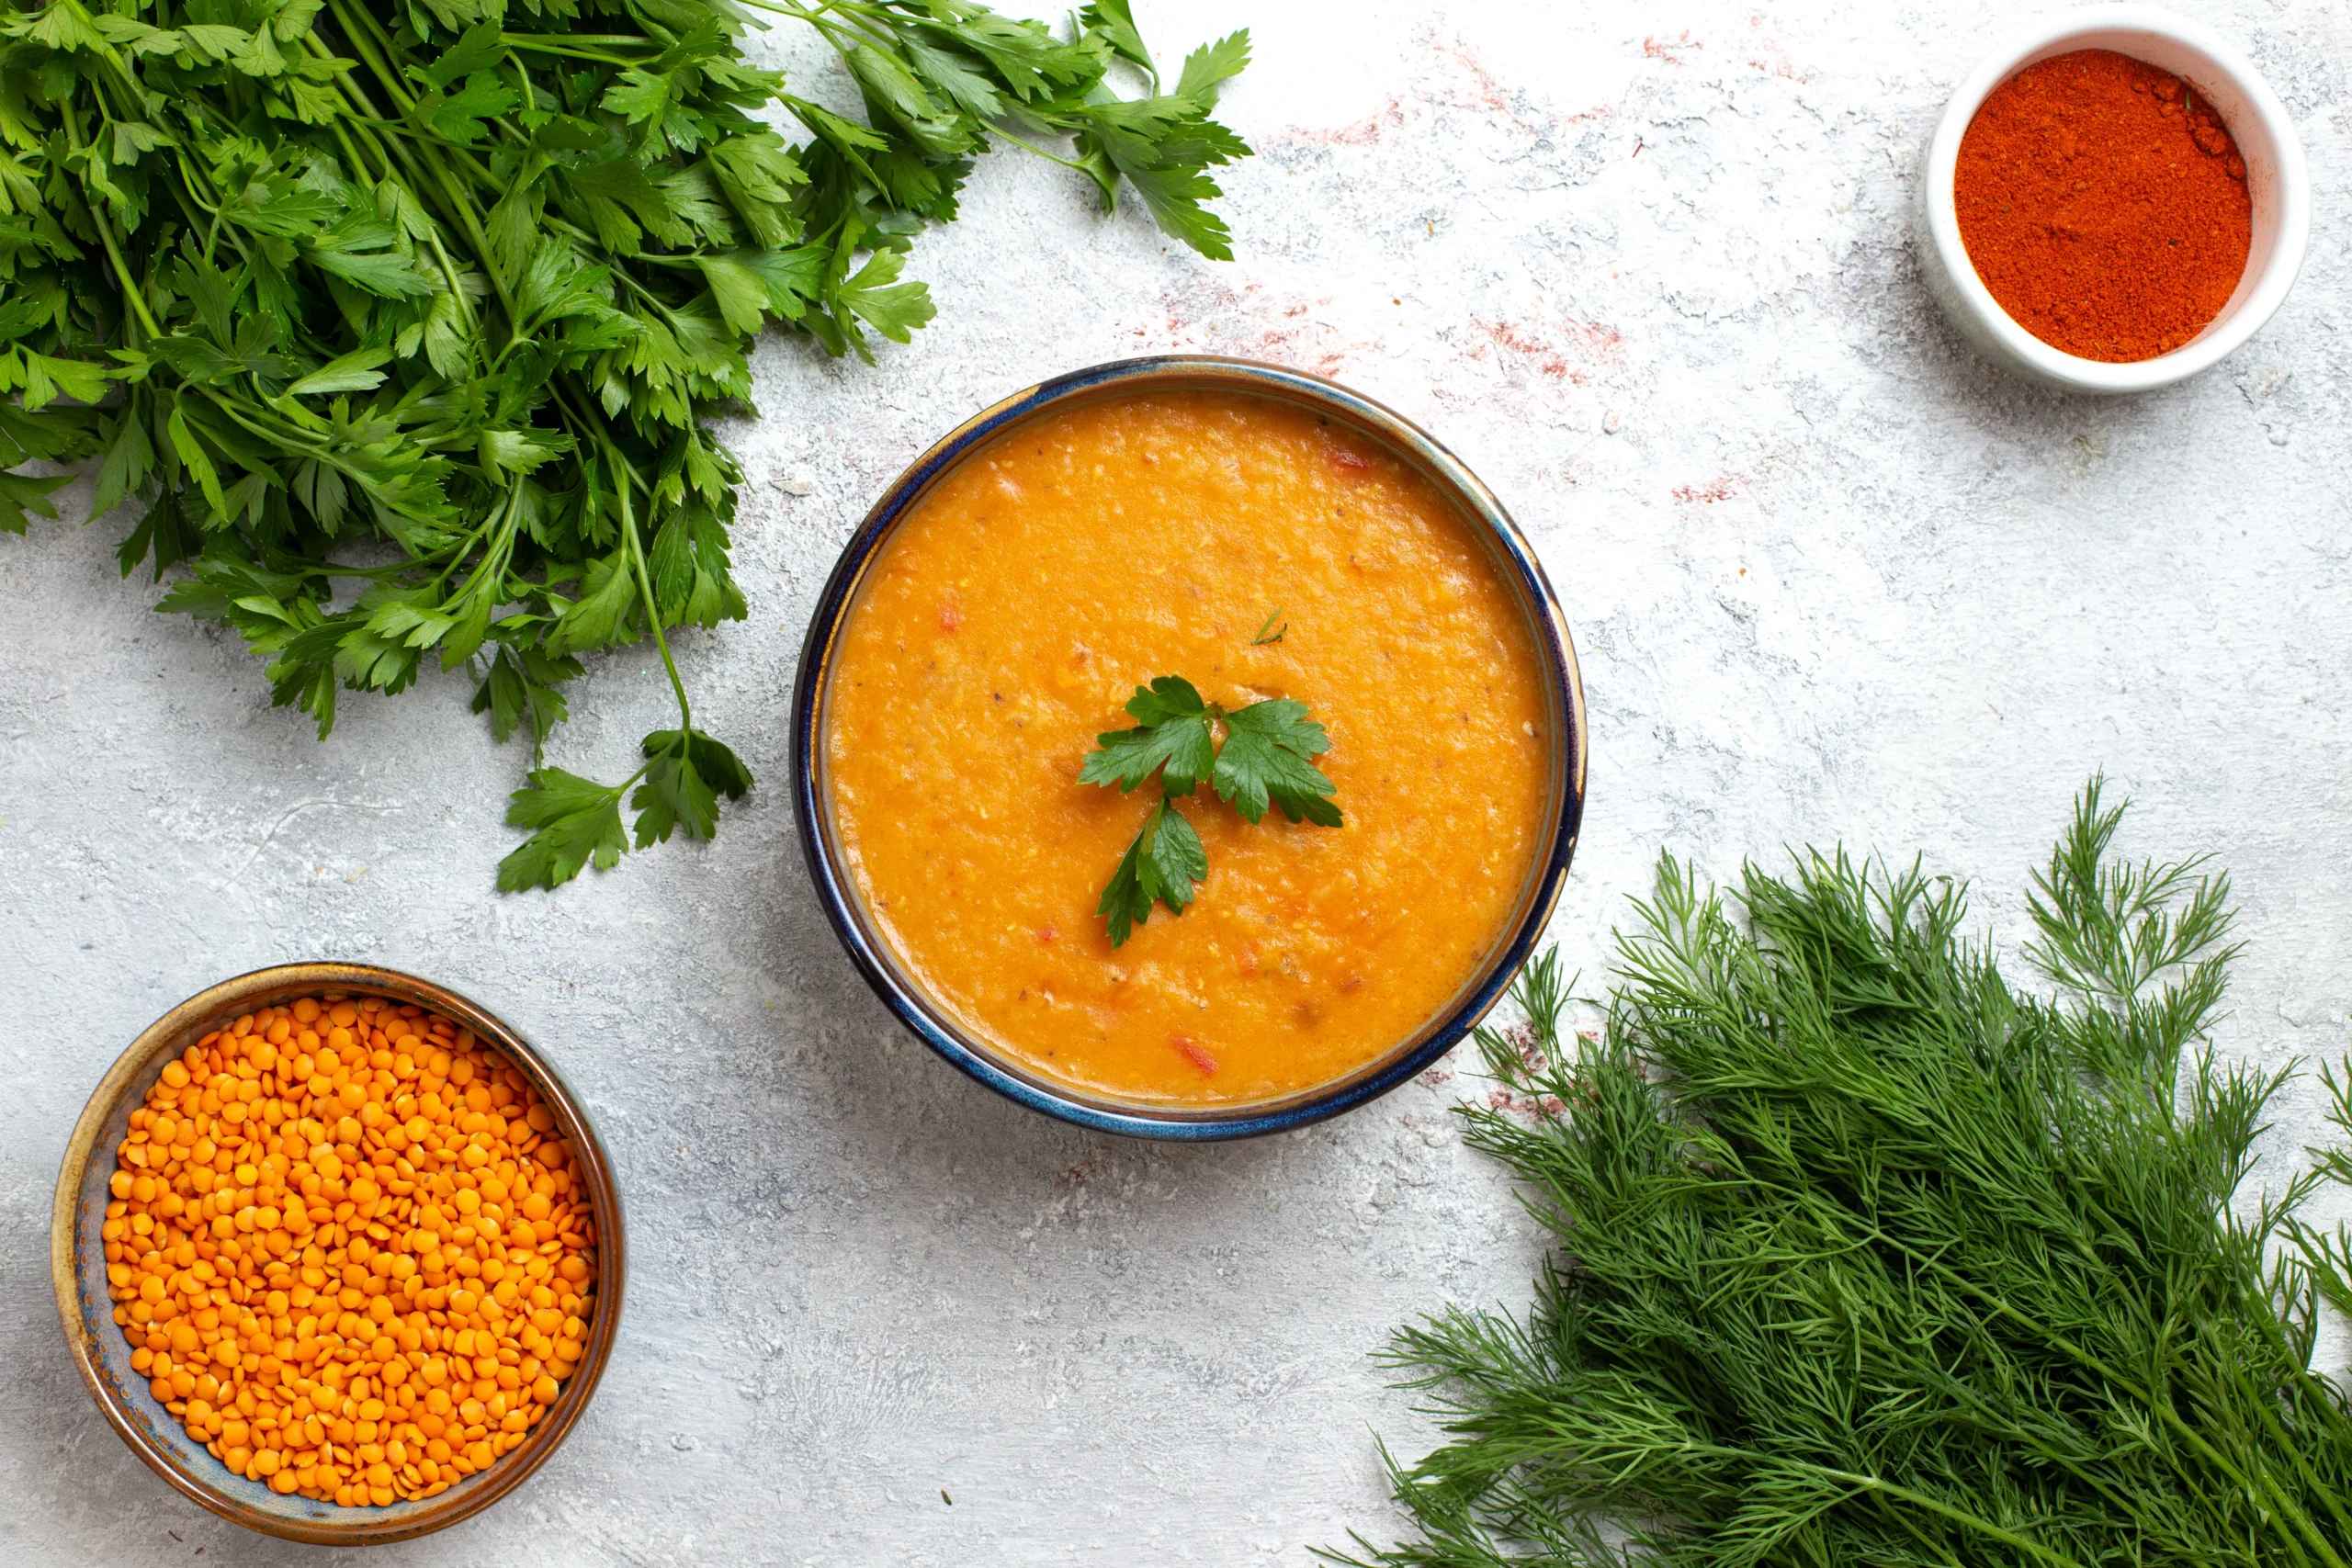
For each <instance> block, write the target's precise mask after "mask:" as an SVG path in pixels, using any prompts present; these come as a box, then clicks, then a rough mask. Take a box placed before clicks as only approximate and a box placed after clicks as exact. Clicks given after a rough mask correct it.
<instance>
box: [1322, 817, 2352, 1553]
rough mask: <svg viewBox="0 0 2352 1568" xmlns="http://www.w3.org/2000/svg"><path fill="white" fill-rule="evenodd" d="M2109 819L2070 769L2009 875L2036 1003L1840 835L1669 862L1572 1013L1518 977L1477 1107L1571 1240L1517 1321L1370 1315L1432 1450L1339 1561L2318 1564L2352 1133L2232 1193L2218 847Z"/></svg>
mask: <svg viewBox="0 0 2352 1568" xmlns="http://www.w3.org/2000/svg"><path fill="white" fill-rule="evenodd" d="M2121 815H2122V813H2121V810H2120V808H2102V807H2101V805H2100V802H2099V788H2098V784H2096V783H2095V784H2093V785H2092V787H2091V788H2090V790H2089V791H2088V792H2087V793H2086V795H2085V796H2084V797H2083V799H2082V800H2081V802H2080V803H2079V807H2078V809H2077V812H2076V815H2075V822H2074V824H2073V827H2072V829H2071V830H2070V831H2069V832H2068V833H2067V834H2066V836H2065V838H2064V840H2062V841H2061V843H2060V844H2059V846H2058V848H2057V850H2056V851H2055V852H2054V853H2053V854H2052V858H2051V861H2050V863H2049V866H2048V868H2047V870H2046V871H2044V872H2042V873H2041V874H2039V875H2038V876H2037V878H2036V880H2035V888H2034V894H2033V897H2032V899H2031V913H2032V917H2033V919H2034V922H2035V925H2036V926H2037V928H2038V937H2037V939H2036V940H2035V941H2034V942H2030V943H2029V945H2028V948H2027V953H2028V956H2029V958H2030V959H2031V961H2032V962H2033V963H2034V964H2035V965H2036V967H2038V968H2039V969H2040V970H2041V973H2042V975H2043V976H2045V977H2046V978H2047V980H2048V981H2049V982H2050V983H2051V984H2052V986H2054V987H2055V988H2056V993H2055V994H2054V995H2052V994H2048V993H2044V992H2040V991H2034V990H2020V989H2018V988H2016V987H2013V986H2012V985H2011V984H2010V983H2009V981H2008V980H2007V977H2006V976H2004V975H2003V974H2002V973H2001V972H2000V969H1999V968H1998V967H1997V965H1996V962H1995V958H1994V955H1993V953H1992V952H1991V950H1990V949H1989V947H1987V946H1986V945H1985V944H1983V943H1982V942H1978V941H1974V940H1970V939H1969V938H1967V937H1965V936H1964V935H1963V925H1964V922H1965V906H1964V903H1963V890H1962V889H1961V888H1959V887H1956V886H1951V885H1950V884H1945V883H1939V882H1934V881H1930V880H1928V878H1925V877H1923V876H1922V875H1921V874H1919V872H1918V871H1917V868H1916V866H1915V867H1914V868H1912V869H1910V870H1907V871H1905V870H1888V869H1887V868H1885V867H1883V866H1870V865H1860V866H1858V865H1856V864H1855V863H1852V862H1850V861H1849V859H1848V858H1847V857H1846V856H1845V855H1844V854H1843V853H1837V854H1827V855H1825V854H1821V853H1818V852H1816V853H1814V854H1812V855H1811V856H1809V857H1806V858H1804V859H1803V860H1801V861H1800V862H1799V864H1798V866H1797V869H1796V874H1795V875H1794V876H1793V877H1792V878H1789V879H1782V878H1779V877H1774V876H1770V875H1768V874H1765V873H1763V872H1761V871H1759V870H1758V869H1756V868H1755V867H1753V866H1750V867H1749V868H1748V869H1747V872H1746V874H1745V875H1744V877H1743V878H1742V881H1741V883H1740V885H1739V886H1738V887H1737V889H1736V892H1734V893H1732V894H1731V895H1729V905H1728V907H1727V903H1726V898H1725V897H1724V896H1722V895H1717V894H1712V893H1706V892H1702V889H1701V888H1700V886H1698V884H1697V882H1696V880H1695V879H1694V878H1693V877H1691V875H1690V874H1688V873H1687V872H1686V871H1685V870H1683V869H1682V868H1681V867H1679V866H1678V865H1676V864H1675V863H1673V862H1672V861H1671V860H1668V861H1667V862H1666V863H1664V864H1663V866H1662V867H1661V870H1660V874H1659V878H1658V892H1657V897H1656V899H1655V900H1654V901H1652V902H1650V903H1648V904H1645V905H1640V906H1637V908H1638V910H1639V915H1640V924H1639V929H1638V930H1636V931H1634V933H1633V934H1632V935H1630V936H1628V937H1625V938H1623V939H1622V961H1621V968H1622V975H1623V980H1622V984H1621V985H1620V987H1619V988H1618V989H1617V991H1616V993H1615V995H1614V996H1613V998H1611V1002H1610V1006H1609V1010H1608V1015H1607V1021H1606V1027H1605V1032H1602V1033H1600V1035H1598V1036H1595V1037H1588V1038H1584V1039H1581V1040H1577V1039H1571V1038H1569V1037H1567V1035H1566V1032H1564V1030H1563V1028H1562V1017H1563V991H1562V987H1561V986H1560V983H1559V976H1558V971H1557V969H1556V966H1555V965H1554V964H1551V963H1549V962H1546V963H1543V964H1537V965H1534V966H1532V967H1531V968H1530V970H1529V972H1528V974H1527V975H1526V976H1525V977H1524V979H1523V982H1522V984H1521V987H1520V990H1519V998H1520V1000H1521V1002H1522V1004H1523V1005H1524V1006H1525V1008H1526V1010H1527V1022H1526V1024H1525V1025H1524V1026H1522V1027H1519V1028H1514V1029H1511V1030H1509V1031H1493V1030H1482V1031H1481V1032H1479V1035H1478V1041H1479V1043H1480V1045H1481V1046H1482V1047H1483V1049H1484V1052H1485V1055H1486V1058H1487V1065H1488V1067H1489V1069H1490V1071H1491V1072H1492V1073H1493V1074H1494V1076H1495V1077H1497V1078H1498V1079H1499V1080H1500V1081H1501V1084H1502V1088H1501V1089H1498V1091H1497V1093H1496V1095H1495V1099H1494V1103H1492V1104H1489V1105H1483V1106H1480V1107H1477V1108H1476V1109H1467V1110H1465V1111H1464V1116H1465V1117H1466V1119H1467V1121H1468V1122H1469V1125H1470V1129H1471V1138H1472V1141H1473V1142H1474V1143H1475V1144H1476V1145H1477V1146H1478V1147H1480V1148H1483V1149H1485V1150H1487V1152H1489V1153H1491V1154H1494V1155H1497V1156H1500V1157H1501V1158H1502V1159H1503V1160H1504V1161H1505V1162H1507V1163H1508V1164H1509V1165H1510V1168H1511V1169H1512V1170H1513V1171H1514V1172H1515V1173H1516V1174H1517V1175H1518V1176H1519V1177H1520V1178H1521V1180H1522V1181H1523V1182H1524V1183H1525V1186H1526V1190H1527V1201H1528V1204H1529V1207H1530V1209H1531V1210H1532V1213H1534V1214H1535V1216H1536V1218H1537V1219H1538V1220H1539V1221H1540V1222H1541V1223H1542V1224H1544V1227H1545V1228H1546V1229H1547V1230H1548V1231H1550V1232H1551V1233H1552V1235H1553V1238H1554V1240H1555V1244H1556V1247H1557V1251H1556V1253H1555V1256H1554V1258H1553V1260H1552V1263H1551V1265H1550V1267H1549V1268H1548V1269H1546V1270H1545V1272H1544V1277H1543V1279H1542V1280H1541V1281H1540V1282H1539V1287H1538V1294H1537V1299H1536V1302H1535V1305H1534V1309H1533V1311H1532V1313H1530V1314H1528V1315H1526V1316H1525V1317H1523V1318H1521V1317H1515V1316H1509V1315H1503V1314H1493V1313H1487V1312H1480V1311H1474V1310H1469V1309H1465V1308H1459V1307H1457V1308H1454V1309H1453V1310H1451V1311H1449V1312H1447V1313H1445V1314H1443V1315H1442V1316H1439V1317H1437V1318H1434V1319H1432V1320H1430V1321H1428V1322H1425V1323H1424V1324H1422V1325H1419V1327H1415V1328H1412V1329H1408V1331H1406V1332H1405V1333H1404V1334H1402V1335H1400V1336H1399V1337H1398V1338H1397V1341H1396V1344H1395V1346H1394V1356H1395V1359H1396V1362H1397V1364H1398V1365H1399V1366H1401V1367H1403V1368H1404V1369H1406V1370H1408V1372H1409V1373H1410V1374H1411V1375H1412V1376H1413V1377H1414V1378H1415V1380H1416V1382H1417V1384H1418V1385H1419V1386H1421V1387H1424V1388H1428V1389H1430V1390H1432V1391H1435V1398H1434V1407H1433V1414H1435V1415H1436V1416H1438V1418H1439V1419H1440V1420H1441V1421H1442V1423H1443V1425H1444V1428H1445V1430H1446V1432H1447V1433H1448V1435H1449V1439H1450V1440H1449V1441H1447V1442H1446V1443H1445V1444H1444V1446H1442V1447H1441V1448H1439V1449H1438V1450H1436V1451H1435V1452H1433V1453H1431V1454H1430V1455H1429V1456H1428V1457H1427V1458H1425V1459H1423V1460H1422V1461H1420V1462H1419V1463H1418V1464H1416V1465H1414V1466H1412V1467H1410V1468H1409V1469H1407V1468H1403V1467H1401V1466H1400V1467H1397V1470H1396V1472H1395V1482H1396V1486H1397V1498H1398V1500H1399V1501H1400V1502H1401V1503H1402V1504H1403V1505H1404V1506H1405V1507H1406V1509H1407V1510H1408V1512H1409V1513H1410V1515H1411V1516H1412V1517H1413V1519H1414V1521H1415V1523H1416V1524H1417V1525H1418V1526H1419V1530H1420V1535H1419V1539H1418V1540H1412V1541H1408V1542H1405V1543H1402V1544H1399V1545H1397V1546H1394V1547H1392V1548H1389V1549H1387V1550H1385V1551H1377V1552H1374V1553H1373V1554H1371V1555H1370V1557H1369V1558H1367V1559H1365V1561H1368V1562H1377V1563H1385V1564H1391V1565H1395V1568H1407V1565H1410V1568H1503V1565H1504V1564H1523V1563H1547V1564H1558V1565H1568V1564H1574V1565H1577V1568H1600V1565H1602V1564H1607V1565H1609V1568H1623V1565H1624V1564H1627V1563H1631V1562H1641V1563H1657V1564H1659V1565H1660V1568H1768V1565H1786V1568H1826V1565H1829V1564H1846V1563H1875V1564H1883V1565H1885V1568H1954V1565H1957V1564H2009V1565H2014V1568H2109V1565H2113V1568H2121V1565H2123V1564H2133V1565H2138V1568H2175V1565H2177V1568H2279V1565H2281V1564H2292V1565H2294V1568H2345V1564H2346V1562H2347V1560H2352V1502H2347V1499H2352V1404H2347V1400H2346V1393H2345V1392H2344V1390H2343V1389H2342V1388H2341V1387H2340V1386H2338V1385H2337V1384H2336V1383H2335V1382H2333V1381H2332V1380H2330V1379H2329V1378H2328V1377H2327V1376H2325V1375H2324V1374H2323V1373H2321V1372H2318V1371H2313V1370H2312V1367H2311V1364H2310V1363H2311V1357H2312V1348H2313V1346H2314V1344H2315V1342H2316V1334H2317V1308H2318V1304H2319V1303H2320V1302H2321V1301H2323V1300H2324V1301H2327V1302H2329V1303H2333V1304H2335V1306H2336V1307H2338V1308H2339V1309H2341V1308H2345V1307H2347V1306H2352V1255H2347V1251H2346V1235H2345V1233H2344V1232H2343V1230H2342V1229H2341V1228H2338V1229H2337V1230H2336V1231H2335V1232H2334V1233H2333V1234H2329V1233H2324V1232H2320V1231H2317V1230H2315V1229H2313V1228H2312V1226H2311V1225H2310V1224H2308V1223H2307V1222H2306V1221H2305V1219H2304V1218H2303V1217H2302V1211H2303V1209H2304V1206H2305V1203H2306V1200H2308V1199H2309V1198H2310V1197H2311V1196H2312V1194H2313V1193H2314V1192H2315V1191H2316V1190H2318V1189H2319V1188H2320V1186H2321V1184H2322V1183H2323V1182H2336V1183H2345V1182H2352V1156H2347V1155H2346V1151H2345V1150H2344V1149H2342V1148H2340V1147H2339V1148H2331V1149H2322V1150H2313V1151H2312V1155H2313V1156H2314V1160H2315V1164H2314V1167H2313V1168H2311V1169H2309V1170H2306V1171H2305V1172H2303V1173H2301V1174H2300V1175H2295V1176H2292V1177H2290V1178H2286V1179H2276V1180H2273V1181H2269V1182H2267V1183H2265V1187H2266V1189H2267V1190H2265V1191H2264V1192H2263V1193H2262V1195H2261V1197H2260V1199H2259V1201H2253V1202H2248V1201H2243V1200H2242V1199H2241V1198H2240V1196H2239V1189H2240V1186H2241V1184H2242V1183H2243V1182H2244V1181H2245V1178H2246V1176H2247V1174H2248V1172H2249V1171H2250V1169H2251V1168H2252V1166H2253V1161H2254V1154H2253V1150H2254V1145H2255V1144H2256V1139H2257V1138H2258V1137H2259V1135H2260V1134H2261V1133H2262V1132H2263V1130H2264V1127H2265V1108H2266V1106H2267V1103H2268V1102H2269V1100H2270V1099H2271V1097H2272V1095H2273V1094H2274V1093H2275V1092H2276V1090H2277V1089H2278V1086H2279V1084H2280V1083H2281V1082H2282V1081H2283V1079H2284V1078H2285V1077H2286V1076H2287V1071H2291V1068H2290V1069H2287V1071H2279V1072H2264V1071H2261V1070H2259V1069H2256V1068H2253V1067H2248V1066H2235V1065H2231V1064H2227V1063H2224V1062H2222V1060H2220V1059H2219V1058H2217V1056H2216V1055H2215V1054H2214V1052H2213V1049H2212V1046H2211V1043H2210V1041H2209V1040H2208V1039H2207V1036H2206V1031H2207V1029H2208V1027H2209V1025H2210V1024H2211V1021H2212V1020H2213V1018H2214V1017H2215V1015H2216V1013H2217V1011H2218V1010H2219V1007H2220V1004H2221V1000H2222V991H2223V986H2224V982H2225V978H2226V972H2227V967H2228V964H2229V962H2230V959H2231V957H2232V955H2233V953H2234V952H2235V949H2234V948H2233V946H2231V945H2229V943H2228V941H2227V937H2228V929H2229V924H2230V914H2229V910H2228V883H2227V879H2226V878H2224V877H2221V876H2212V875H2207V874H2204V873H2202V872H2201V871H2200V869H2199V866H2198V864H2197V863H2196V862H2193V861H2192V862H2188V863H2178V864H2170V865H2160V864H2151V863H2137V864H2134V863H2131V862H2129V861H2125V860H2122V859H2120V858H2119V857H2117V856H2115V855H2114V854H2113V853H2112V844H2113V839H2114V835H2115V832H2116V829H2117V826H2118V823H2119V821H2120V818H2121ZM2327 1081H2328V1086H2329V1088H2330V1089H2333V1090H2334V1091H2335V1115H2334V1120H2335V1122H2336V1124H2337V1126H2338V1127H2339V1128H2341V1129H2343V1130H2344V1131H2346V1132H2347V1133H2352V1104H2347V1103H2346V1085H2345V1084H2340V1083H2337V1082H2336V1081H2335V1078H2334V1077H2333V1076H2332V1075H2328V1076H2327ZM1339 1560H1340V1561H1356V1560H1355V1559H1351V1558H1341V1559H1339Z"/></svg>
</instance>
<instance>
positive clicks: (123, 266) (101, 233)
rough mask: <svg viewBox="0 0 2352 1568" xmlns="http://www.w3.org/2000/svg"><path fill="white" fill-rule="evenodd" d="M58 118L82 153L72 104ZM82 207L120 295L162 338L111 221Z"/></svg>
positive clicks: (70, 143)
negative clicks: (111, 270) (101, 246)
mask: <svg viewBox="0 0 2352 1568" xmlns="http://www.w3.org/2000/svg"><path fill="white" fill-rule="evenodd" d="M62 118H63V120H64V124H65V142H66V145H67V146H69V147H71V148H73V149H74V152H87V151H88V149H87V148H86V147H85V146H84V145H83V142H82V125H81V120H80V118H79V117H78V116H76V115H75V114H74V106H73V105H72V104H70V103H69V104H67V105H66V106H65V113H64V115H63V117H62ZM83 209H84V210H85V211H86V212H87V213H89V215H90V222H91V224H92V225H93V226H94V227H96V230H97V231H98V239H99V242H100V243H103V244H104V245H105V246H106V248H107V261H108V262H109V263H111V264H112V265H113V266H114V275H115V277H116V279H117V280H118V281H119V282H120V283H121V285H122V297H123V298H124V299H128V300H130V308H131V309H132V310H136V311H138V312H139V319H140V321H142V322H144V323H145V324H146V327H147V331H148V333H149V335H150V336H153V337H162V336H163V335H164V329H163V328H161V327H159V326H157V325H156V324H155V318H154V317H153V316H152V315H150V314H148V311H147V297H146V293H145V291H144V290H142V289H141V288H140V287H139V285H138V284H137V283H136V282H134V281H133V280H132V278H131V276H130V264H129V263H128V262H126V261H124V260H123V259H122V248H121V247H120V246H119V245H118V244H116V243H115V238H114V224H113V222H112V221H111V220H108V218H107V215H106V214H105V213H104V212H102V211H100V210H99V209H98V208H97V207H96V206H95V205H92V204H90V203H87V202H85V203H84V204H83Z"/></svg>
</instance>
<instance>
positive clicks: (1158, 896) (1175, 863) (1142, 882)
mask: <svg viewBox="0 0 2352 1568" xmlns="http://www.w3.org/2000/svg"><path fill="white" fill-rule="evenodd" d="M1208 874H1209V852H1208V850H1207V849H1206V848H1205V847H1204V845H1203V844H1202V843H1201V836H1200V834H1199V833H1198V832H1196V831H1194V830H1193V825H1192V824H1191V823H1190V822H1187V821H1186V820H1184V816H1183V813H1182V812H1180V811H1178V810H1177V809H1176V803H1175V802H1174V801H1172V800H1167V799H1162V800H1161V801H1160V803H1159V806H1157V807H1154V808H1153V810H1152V813H1151V815H1150V816H1148V817H1147V818H1144V819H1143V827H1142V828H1141V829H1138V830H1137V831H1136V837H1135V841H1134V842H1133V843H1131V844H1129V845H1128V846H1127V852H1126V853H1125V855H1124V856H1122V857H1121V858H1120V861H1119V869H1118V870H1116V871H1114V872H1113V873H1112V874H1111V880H1110V882H1109V883H1108V884H1107V885H1106V886H1104V887H1103V897H1102V898H1101V900H1100V901H1098V902H1097V903H1096V905H1095V907H1094V912H1095V913H1096V914H1098V915H1102V916H1104V917H1105V918H1106V919H1108V921H1109V924H1110V931H1111V945H1112V946H1113V947H1118V946H1120V945H1122V944H1124V943H1125V942H1126V940H1127V933H1128V931H1130V930H1131V929H1132V928H1133V927H1136V926H1139V925H1141V924H1143V923H1144V922H1145V921H1146V920H1148V919H1150V918H1151V906H1152V903H1153V901H1154V900H1158V901H1159V902H1160V903H1162V904H1165V905H1167V906H1168V908H1169V910H1170V913H1173V914H1178V915H1181V914H1182V913H1183V912H1184V906H1186V905H1187V904H1190V903H1191V902H1192V901H1193V885H1194V884H1196V883H1198V882H1200V881H1201V880H1202V879H1203V878H1204V877H1206V876H1207V875H1208Z"/></svg>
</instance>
